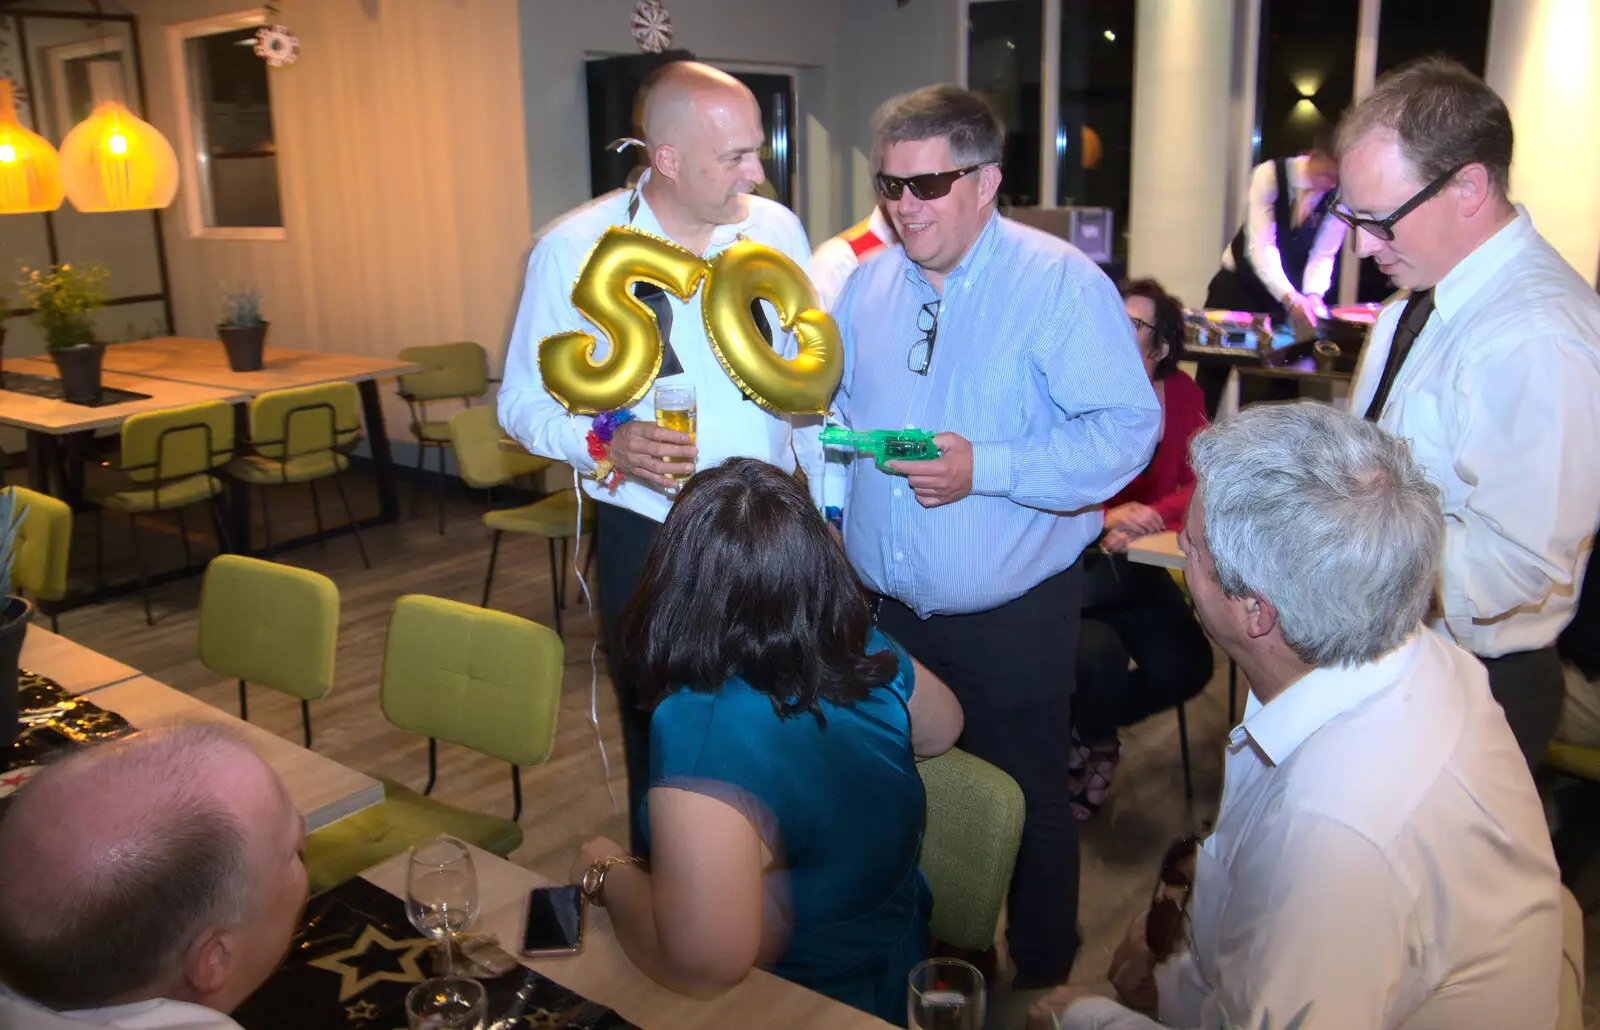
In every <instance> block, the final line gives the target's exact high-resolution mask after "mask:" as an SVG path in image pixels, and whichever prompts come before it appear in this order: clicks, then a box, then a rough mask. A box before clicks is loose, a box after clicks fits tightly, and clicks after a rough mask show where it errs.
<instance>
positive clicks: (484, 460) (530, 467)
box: [450, 404, 550, 490]
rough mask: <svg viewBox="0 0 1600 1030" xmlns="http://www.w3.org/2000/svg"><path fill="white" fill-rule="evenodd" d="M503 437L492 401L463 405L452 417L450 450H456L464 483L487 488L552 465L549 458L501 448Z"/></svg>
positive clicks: (483, 488) (477, 488)
mask: <svg viewBox="0 0 1600 1030" xmlns="http://www.w3.org/2000/svg"><path fill="white" fill-rule="evenodd" d="M504 436H505V432H504V431H503V430H501V428H500V422H499V420H498V417H497V415H496V414H495V409H494V406H493V405H491V404H480V405H478V406H477V407H475V408H462V409H461V410H460V411H458V412H456V413H455V414H454V415H451V416H450V449H451V450H452V451H454V452H455V456H456V468H457V470H458V471H460V473H461V481H462V482H463V483H465V484H467V485H468V486H470V487H472V488H473V489H474V490H485V489H488V488H489V487H491V486H499V485H500V484H501V483H509V482H510V481H511V480H513V479H515V478H517V477H518V476H525V475H532V474H533V473H535V472H542V471H543V470H544V469H546V468H548V467H549V465H550V461H549V459H547V458H540V457H536V456H534V455H531V454H518V453H516V452H515V451H508V450H506V449H505V448H503V447H501V446H500V440H501V438H502V437H504Z"/></svg>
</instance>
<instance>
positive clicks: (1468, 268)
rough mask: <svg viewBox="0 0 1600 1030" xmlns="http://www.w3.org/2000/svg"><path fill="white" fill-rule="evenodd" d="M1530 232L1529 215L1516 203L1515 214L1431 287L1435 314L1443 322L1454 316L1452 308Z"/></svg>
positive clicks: (1476, 290) (1481, 285) (1478, 288)
mask: <svg viewBox="0 0 1600 1030" xmlns="http://www.w3.org/2000/svg"><path fill="white" fill-rule="evenodd" d="M1532 236H1533V219H1531V218H1529V217H1528V211H1527V209H1526V208H1524V207H1523V206H1522V205H1521V204H1518V205H1517V217H1515V218H1513V219H1512V220H1511V221H1510V222H1508V223H1507V224H1506V225H1505V226H1504V227H1503V228H1502V229H1501V230H1500V231H1499V232H1497V233H1495V234H1494V235H1493V236H1491V237H1489V238H1488V239H1486V240H1484V241H1483V242H1482V243H1480V244H1479V245H1478V249H1477V250H1474V251H1473V252H1472V253H1471V254H1468V255H1467V256H1466V257H1464V258H1462V259H1461V260H1460V261H1458V262H1456V267H1454V268H1452V269H1450V271H1449V272H1448V273H1447V274H1446V275H1445V277H1444V278H1443V279H1440V280H1439V285H1438V286H1436V287H1434V289H1433V306H1434V310H1435V311H1437V312H1438V313H1439V317H1440V318H1442V319H1444V320H1445V321H1446V322H1448V321H1450V319H1451V318H1453V317H1455V314H1456V312H1458V311H1460V310H1461V309H1462V308H1463V307H1465V306H1466V305H1467V303H1468V302H1469V301H1470V300H1472V298H1474V297H1476V296H1477V295H1478V294H1480V293H1482V292H1483V290H1484V289H1485V288H1486V287H1487V286H1488V285H1489V284H1490V282H1492V281H1493V280H1494V277H1495V276H1496V275H1498V274H1499V272H1500V269H1502V268H1504V267H1505V266H1506V264H1507V263H1508V262H1509V261H1510V260H1511V259H1512V257H1513V256H1515V254H1516V253H1517V251H1519V250H1521V249H1522V247H1523V245H1524V244H1525V243H1526V242H1527V241H1528V240H1529V239H1531V238H1532Z"/></svg>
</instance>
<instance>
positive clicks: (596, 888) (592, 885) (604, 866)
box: [580, 855, 644, 908]
mask: <svg viewBox="0 0 1600 1030" xmlns="http://www.w3.org/2000/svg"><path fill="white" fill-rule="evenodd" d="M619 865H644V860H643V859H641V858H639V857H637V856H635V855H609V856H607V857H605V858H602V859H601V860H600V861H598V862H596V863H594V864H593V865H591V866H590V867H589V868H588V869H585V870H584V872H583V880H582V881H581V884H580V886H581V887H582V888H583V896H584V897H585V898H587V899H588V900H589V901H591V902H593V903H594V904H596V905H599V906H601V907H602V908H603V907H605V901H604V900H602V898H601V892H602V891H604V890H605V889H606V874H607V873H609V872H611V870H613V869H615V868H616V867H617V866H619Z"/></svg>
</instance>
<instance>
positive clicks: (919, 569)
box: [834, 215, 1161, 618]
mask: <svg viewBox="0 0 1600 1030" xmlns="http://www.w3.org/2000/svg"><path fill="white" fill-rule="evenodd" d="M932 300H939V301H941V303H940V308H939V327H938V335H937V338H936V340H935V343H934V347H933V359H932V363H931V364H930V365H929V367H928V374H927V375H926V376H923V375H918V374H917V373H915V372H912V371H911V370H910V367H909V365H908V360H907V359H908V355H909V352H910V351H911V349H912V347H913V346H915V345H916V343H917V342H918V341H919V340H920V339H921V338H922V336H923V334H922V333H921V332H920V331H919V330H918V329H917V316H918V312H919V311H920V310H921V308H922V306H923V305H924V304H925V303H927V302H929V301H932ZM834 317H835V318H836V319H837V320H838V323H839V327H840V330H841V332H842V334H843V336H844V345H845V369H844V377H843V381H842V382H841V384H840V387H839V394H838V397H837V399H836V402H835V407H836V409H837V411H838V414H839V417H840V418H841V419H842V420H843V421H845V422H846V423H847V424H849V425H850V426H851V427H852V428H855V429H898V428H918V429H927V430H931V431H934V432H952V433H958V434H960V435H961V436H963V437H965V438H966V439H967V440H969V441H971V442H972V458H973V471H972V493H971V494H969V495H968V496H967V497H964V498H962V499H961V500H959V501H956V502H955V503H953V504H947V505H943V506H941V507H937V508H924V507H922V505H920V504H918V503H917V500H916V498H915V497H914V496H912V493H911V488H910V486H909V485H907V483H906V481H905V479H903V478H902V477H899V476H892V475H888V474H886V473H883V472H880V471H878V469H877V467H876V466H875V465H874V464H873V463H872V462H871V461H870V460H867V459H859V460H856V461H855V462H854V463H853V467H852V470H851V474H850V476H849V482H850V490H849V499H848V503H847V504H846V505H845V546H846V550H847V551H848V552H849V555H850V560H851V561H852V562H853V563H854V564H855V567H856V569H857V571H858V572H860V574H861V578H862V579H863V580H864V581H865V582H866V585H867V587H868V588H869V589H871V590H874V591H877V592H878V593H881V594H886V595H888V596H891V597H894V598H897V599H898V600H900V601H901V602H902V603H904V604H905V605H907V606H908V607H910V608H912V609H913V610H915V611H916V612H917V614H918V615H921V616H923V617H924V618H926V617H927V616H929V615H953V614H964V613H968V612H980V611H987V610H989V609H991V608H995V607H998V606H999V605H1002V604H1004V603H1006V602H1007V601H1011V600H1013V599H1015V598H1017V597H1020V596H1021V595H1022V594H1024V593H1026V592H1027V591H1029V590H1031V589H1032V588H1033V587H1035V586H1037V585H1038V584H1039V583H1041V582H1043V581H1044V580H1046V579H1048V578H1050V577H1051V576H1053V575H1055V574H1056V573H1058V572H1061V571H1062V570H1063V569H1066V568H1068V567H1070V566H1071V565H1072V563H1073V562H1075V561H1077V559H1078V555H1079V554H1080V553H1081V552H1082V551H1083V549H1084V547H1086V546H1088V545H1089V544H1090V543H1092V542H1093V541H1094V539H1095V538H1096V537H1097V536H1099V534H1100V528H1101V524H1102V517H1101V514H1100V509H1099V507H1098V506H1099V504H1100V503H1101V502H1102V501H1104V500H1106V499H1107V498H1108V497H1111V496H1112V495H1113V494H1115V493H1116V492H1117V491H1118V490H1120V489H1121V488H1122V487H1123V486H1124V485H1125V484H1127V482H1128V481H1129V480H1131V479H1132V478H1133V477H1134V476H1135V475H1137V474H1138V472H1139V471H1140V470H1141V469H1143V468H1144V466H1145V464H1146V463H1147V462H1148V461H1149V460H1150V454H1151V452H1152V451H1153V450H1154V449H1155V444H1156V436H1157V434H1158V432H1159V429H1160V425H1161V409H1160V405H1159V404H1158V403H1157V401H1156V397H1155V392H1154V390H1152V389H1151V387H1150V381H1149V379H1148V377H1146V375H1145V372H1144V366H1143V365H1142V364H1141V362H1140V360H1139V355H1138V345H1137V344H1136V343H1135V341H1134V337H1133V329H1132V326H1131V325H1130V324H1129V321H1128V316H1127V313H1126V311H1125V310H1124V308H1123V306H1122V300H1121V298H1120V297H1119V296H1118V295H1117V290H1116V287H1115V286H1114V285H1113V284H1112V283H1111V280H1109V279H1108V278H1106V276H1105V274H1104V273H1102V272H1101V271H1100V269H1099V268H1097V267H1095V265H1094V264H1093V263H1092V262H1091V261H1090V260H1089V259H1088V258H1086V257H1084V255H1083V254H1082V253H1081V252H1079V251H1078V250H1077V249H1076V248H1075V247H1073V246H1072V245H1071V244H1068V243H1066V242H1065V241H1063V240H1060V239H1057V238H1056V237H1054V236H1050V235H1048V234H1046V233H1043V232H1039V231H1038V230H1035V229H1031V228H1028V227H1026V226H1023V225H1019V224H1017V223H1016V222H1013V221H1011V220H1010V219H1007V218H1001V217H1000V216H999V215H994V216H992V217H991V218H990V219H989V223H988V225H987V226H986V227H985V228H984V230H983V232H982V234H981V235H980V236H979V237H978V240H977V242H976V243H974V244H973V246H972V248H971V250H969V251H968V252H967V255H966V257H965V258H963V259H962V261H961V264H960V265H959V266H957V267H956V268H955V269H954V270H953V271H952V272H951V273H950V274H949V275H948V276H947V277H946V278H945V281H944V293H943V296H942V297H940V294H939V292H938V291H936V290H935V289H934V288H933V286H932V284H930V283H929V282H928V280H927V277H926V276H925V275H924V274H923V271H922V269H921V267H920V266H918V265H917V264H916V263H915V262H913V261H911V260H910V259H909V258H907V257H906V256H905V252H904V250H902V249H901V248H899V247H898V246H897V247H896V248H894V250H892V251H891V252H890V253H888V254H886V255H884V256H883V257H881V258H879V259H877V260H875V261H870V262H868V263H867V264H865V265H863V266H862V267H861V268H860V269H859V270H858V271H857V272H856V273H855V274H854V275H852V276H851V278H850V282H849V284H848V285H847V286H846V287H845V291H844V293H843V295H842V296H841V297H840V299H839V303H838V305H837V307H836V309H835V311H834Z"/></svg>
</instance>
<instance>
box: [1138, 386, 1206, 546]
mask: <svg viewBox="0 0 1600 1030" xmlns="http://www.w3.org/2000/svg"><path fill="white" fill-rule="evenodd" d="M1164 389H1165V392H1166V395H1167V410H1166V425H1165V427H1164V428H1163V430H1162V434H1161V444H1160V446H1161V447H1163V448H1169V447H1170V448H1172V449H1173V450H1175V451H1176V452H1177V453H1176V454H1174V455H1173V457H1174V459H1175V460H1174V462H1173V473H1174V476H1173V481H1172V488H1171V489H1170V490H1169V491H1168V492H1167V493H1166V494H1164V495H1163V496H1162V497H1160V498H1159V499H1157V500H1155V501H1153V502H1151V504H1150V507H1152V508H1154V509H1155V510H1156V511H1158V512H1160V513H1161V518H1162V520H1163V521H1165V523H1166V526H1167V528H1168V529H1171V530H1178V529H1181V528H1183V516H1184V513H1185V512H1186V511H1188V510H1189V498H1190V497H1192V496H1194V485H1195V480H1194V469H1192V468H1190V467H1189V441H1190V440H1192V439H1194V436H1195V434H1196V433H1198V432H1200V430H1202V429H1204V428H1205V427H1206V426H1207V425H1209V424H1210V422H1209V420H1208V419H1207V418H1206V399H1205V394H1204V393H1202V392H1201V390H1200V387H1199V386H1198V385H1196V383H1195V381H1194V380H1193V379H1190V378H1189V377H1188V376H1187V375H1185V374H1184V373H1183V372H1180V371H1178V370H1176V369H1174V370H1173V372H1172V374H1171V375H1169V376H1167V378H1166V380H1165V381H1164Z"/></svg>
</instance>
